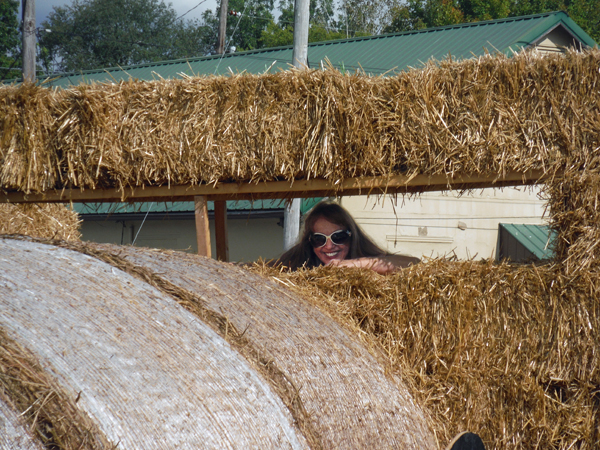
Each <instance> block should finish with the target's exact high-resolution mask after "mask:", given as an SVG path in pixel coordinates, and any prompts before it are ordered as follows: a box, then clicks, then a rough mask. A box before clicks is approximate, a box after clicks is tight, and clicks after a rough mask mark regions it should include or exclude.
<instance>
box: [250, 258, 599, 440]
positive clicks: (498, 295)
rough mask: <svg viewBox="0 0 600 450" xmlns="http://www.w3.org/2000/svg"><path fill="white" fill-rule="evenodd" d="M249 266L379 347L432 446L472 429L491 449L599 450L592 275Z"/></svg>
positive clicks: (478, 266) (436, 266)
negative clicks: (426, 422)
mask: <svg viewBox="0 0 600 450" xmlns="http://www.w3.org/2000/svg"><path fill="white" fill-rule="evenodd" d="M255 270H258V271H260V272H262V273H263V274H265V275H270V276H271V277H273V279H275V280H278V281H279V280H281V281H282V282H284V283H285V285H286V286H292V287H294V288H295V289H296V290H298V291H299V292H300V293H302V294H303V295H304V296H305V297H306V298H308V299H311V301H313V302H314V303H316V304H317V305H321V307H323V308H326V309H332V310H333V311H334V313H335V316H340V315H341V316H343V317H345V319H346V320H348V321H350V323H352V324H353V325H354V326H356V327H358V328H360V329H361V330H362V331H363V332H364V333H365V334H366V336H367V337H368V338H369V339H372V340H375V341H376V342H378V343H379V345H380V347H381V348H382V349H383V351H384V352H385V353H386V354H387V355H388V357H389V360H390V364H391V368H392V370H394V371H397V372H398V373H400V374H401V376H402V379H403V381H404V382H405V383H407V384H408V385H409V386H410V387H411V394H412V395H413V396H414V397H415V398H416V399H417V403H418V404H420V405H421V406H422V407H423V408H424V409H426V411H427V412H428V413H429V414H430V416H431V417H432V423H431V425H432V428H433V429H434V430H435V432H436V435H437V438H438V441H439V442H440V443H442V444H444V443H447V442H449V441H450V440H451V439H452V437H453V436H454V435H455V434H457V433H458V432H460V431H464V430H471V431H474V432H476V433H479V434H480V435H481V436H482V438H483V440H484V441H485V444H486V448H488V449H491V450H494V449H497V450H500V449H515V450H516V449H519V450H534V449H535V450H545V449H549V448H552V449H564V450H566V449H572V448H577V449H595V448H598V446H599V445H600V356H599V354H598V348H600V302H598V299H599V298H600V283H599V282H598V280H600V277H599V275H600V274H599V273H598V272H597V271H589V270H580V271H579V272H578V274H577V275H573V276H567V275H565V274H564V273H563V271H562V268H561V267H560V266H558V265H549V266H543V267H535V266H531V265H528V266H511V265H507V264H493V263H492V262H473V261H470V262H447V261H442V260H434V261H430V262H426V263H422V264H419V265H417V266H413V267H411V268H409V269H404V270H403V271H402V272H400V273H398V274H396V275H393V276H381V275H378V274H375V273H373V272H371V271H368V270H360V269H344V270H342V269H337V268H331V267H324V268H318V269H313V270H310V271H298V272H291V273H290V272H278V271H277V270H275V269H272V268H268V267H262V266H257V267H256V269H255Z"/></svg>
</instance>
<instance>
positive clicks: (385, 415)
mask: <svg viewBox="0 0 600 450" xmlns="http://www.w3.org/2000/svg"><path fill="white" fill-rule="evenodd" d="M93 248H96V249H103V250H104V251H106V252H108V253H109V254H110V256H108V255H105V257H106V258H107V260H112V261H114V263H115V264H117V265H119V264H118V263H117V260H118V259H125V260H126V261H128V262H130V263H133V264H134V265H136V266H141V267H144V268H146V269H150V270H151V271H152V272H154V273H155V274H157V275H158V276H159V277H160V278H161V279H162V280H166V281H167V282H169V283H172V284H173V285H175V286H178V287H180V288H183V289H185V290H187V291H188V292H190V293H193V294H194V295H196V296H197V298H198V301H200V302H203V304H204V306H205V307H206V308H207V309H208V310H210V311H213V312H215V313H219V314H221V315H222V316H224V317H226V318H227V320H228V322H229V323H231V325H232V326H233V327H236V328H237V329H238V330H243V334H244V336H245V337H247V339H248V340H249V341H250V343H251V345H253V346H254V347H255V348H260V349H261V351H262V352H264V354H265V355H266V357H268V358H269V359H270V360H271V361H273V363H274V364H275V365H276V366H277V367H278V368H279V369H280V370H281V371H282V372H283V373H284V374H285V377H286V378H287V379H289V380H290V381H291V383H292V384H293V385H294V386H297V387H298V389H299V392H298V395H299V397H300V399H301V401H302V404H303V407H304V408H305V409H306V413H307V415H306V417H307V421H308V423H307V424H305V425H306V427H307V428H309V429H310V430H312V431H313V432H314V435H316V436H318V439H319V442H320V444H321V446H322V448H338V449H342V448H347V449H356V448H358V449H363V448H402V449H433V448H436V444H435V441H434V438H433V435H432V433H431V431H430V430H429V428H428V426H427V424H426V420H425V417H424V414H423V412H422V410H421V409H420V408H419V407H418V406H417V405H416V404H415V403H414V401H413V399H412V397H411V396H410V394H409V393H408V390H407V388H406V387H405V386H404V384H403V383H402V382H401V380H398V379H391V378H390V376H388V375H386V373H385V371H384V368H383V367H382V365H381V364H380V363H379V362H378V361H377V360H376V358H375V357H374V356H373V355H371V354H370V353H369V352H368V350H367V349H366V348H365V347H364V346H363V345H361V344H360V343H358V342H357V341H356V340H355V339H354V338H352V337H350V336H349V335H348V333H346V332H345V331H344V330H343V329H342V327H341V326H340V325H339V324H337V323H336V322H335V321H333V320H332V319H331V318H330V317H328V316H326V315H325V314H324V313H322V312H321V311H319V310H318V309H316V308H315V307H314V306H312V305H310V304H309V303H308V302H307V301H305V300H303V299H301V298H300V297H299V296H298V295H296V294H293V293H291V291H289V290H288V289H286V288H284V287H283V286H280V285H277V284H275V283H274V282H272V281H270V280H266V279H265V278H262V277H260V276H258V275H256V274H253V273H251V272H249V271H247V270H245V269H243V268H240V267H237V266H234V265H231V264H226V263H221V262H218V261H215V260H212V259H208V258H202V257H198V256H197V255H190V254H187V253H182V252H165V251H158V250H151V249H143V248H136V247H129V246H128V247H119V246H111V245H102V246H100V245H95V246H94V247H93ZM157 284H160V282H157ZM297 420H298V418H297Z"/></svg>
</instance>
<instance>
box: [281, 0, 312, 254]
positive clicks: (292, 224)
mask: <svg viewBox="0 0 600 450" xmlns="http://www.w3.org/2000/svg"><path fill="white" fill-rule="evenodd" d="M309 4H310V3H309V0H295V4H294V51H293V53H292V59H293V63H294V67H297V68H299V69H305V68H306V67H307V66H308V22H309V19H310V10H309ZM301 204H302V199H300V198H295V199H293V200H292V201H291V202H290V203H289V204H288V205H286V208H285V210H284V212H283V249H284V250H288V249H289V248H291V247H292V246H293V245H294V244H295V243H296V241H297V240H298V235H299V234H300V205H301Z"/></svg>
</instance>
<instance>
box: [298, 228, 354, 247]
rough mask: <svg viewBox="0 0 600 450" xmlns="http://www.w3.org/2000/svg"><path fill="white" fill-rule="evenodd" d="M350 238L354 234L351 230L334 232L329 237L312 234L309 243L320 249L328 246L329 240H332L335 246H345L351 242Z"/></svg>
mask: <svg viewBox="0 0 600 450" xmlns="http://www.w3.org/2000/svg"><path fill="white" fill-rule="evenodd" d="M350 236H352V233H351V232H350V231H349V230H338V231H334V232H333V233H331V234H330V235H329V236H327V235H326V234H323V233H311V235H310V236H309V237H308V241H309V242H310V244H311V245H312V246H313V247H314V248H320V247H323V246H324V245H325V244H327V239H330V240H331V242H333V243H334V244H335V245H344V244H345V243H346V242H348V241H349V240H350Z"/></svg>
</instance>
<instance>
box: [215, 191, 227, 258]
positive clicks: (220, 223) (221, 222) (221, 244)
mask: <svg viewBox="0 0 600 450" xmlns="http://www.w3.org/2000/svg"><path fill="white" fill-rule="evenodd" d="M215 237H216V240H217V259H218V260H219V261H226V262H228V261H229V242H228V238H227V202H226V201H224V200H218V201H216V202H215Z"/></svg>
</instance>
